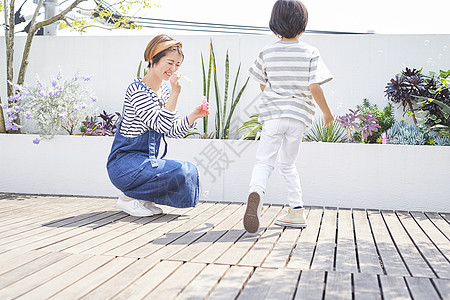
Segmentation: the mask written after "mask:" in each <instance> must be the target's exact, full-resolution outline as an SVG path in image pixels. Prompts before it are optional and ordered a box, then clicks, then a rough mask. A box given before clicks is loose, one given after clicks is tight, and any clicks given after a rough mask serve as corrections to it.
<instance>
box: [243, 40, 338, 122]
mask: <svg viewBox="0 0 450 300" xmlns="http://www.w3.org/2000/svg"><path fill="white" fill-rule="evenodd" d="M249 73H250V76H252V77H253V78H254V79H255V80H256V81H257V82H259V83H261V84H264V85H266V88H265V89H264V92H263V93H262V96H261V104H260V106H259V120H260V122H264V121H266V120H271V119H275V118H294V119H297V120H300V121H301V122H303V123H304V124H305V125H306V127H309V126H311V124H312V120H313V117H314V113H315V103H314V99H313V97H312V95H311V92H310V91H309V85H310V84H312V83H318V84H323V83H325V82H328V81H330V80H331V79H333V76H332V75H331V73H330V71H329V70H328V68H327V67H326V65H325V63H324V62H323V60H322V58H321V57H320V54H319V51H318V50H317V49H316V48H314V47H312V46H310V45H308V44H306V43H303V42H299V41H294V42H291V41H278V42H276V43H274V44H271V45H268V46H266V47H264V48H263V49H262V50H261V52H260V53H259V55H258V57H257V58H256V60H255V62H254V63H253V64H252V66H251V67H250V69H249Z"/></svg>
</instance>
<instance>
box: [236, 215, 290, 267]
mask: <svg viewBox="0 0 450 300" xmlns="http://www.w3.org/2000/svg"><path fill="white" fill-rule="evenodd" d="M278 215H280V212H279V213H278ZM283 230H284V228H283V227H280V226H275V225H272V226H270V227H269V228H267V230H266V231H264V232H263V233H262V234H261V237H260V238H259V239H258V240H256V242H255V243H254V245H253V247H252V248H251V249H250V250H249V251H248V252H247V253H246V254H245V256H244V257H243V258H242V260H241V261H240V262H239V265H241V266H255V267H259V266H261V265H262V263H263V261H264V260H265V258H266V257H267V256H268V255H269V254H270V252H271V250H272V248H273V247H274V245H275V244H276V242H277V241H278V239H279V237H280V235H281V233H282V232H283ZM288 258H289V257H285V259H286V260H287V259H288Z"/></svg>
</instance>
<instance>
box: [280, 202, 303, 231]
mask: <svg viewBox="0 0 450 300" xmlns="http://www.w3.org/2000/svg"><path fill="white" fill-rule="evenodd" d="M275 224H276V225H279V226H288V227H295V228H302V227H306V225H307V224H306V218H305V209H304V208H291V207H289V208H288V209H287V213H286V214H284V215H282V216H280V217H278V218H276V219H275Z"/></svg>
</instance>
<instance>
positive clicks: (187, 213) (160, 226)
mask: <svg viewBox="0 0 450 300" xmlns="http://www.w3.org/2000/svg"><path fill="white" fill-rule="evenodd" d="M213 205H214V204H213V203H201V204H199V205H197V206H196V207H195V208H190V209H185V210H184V213H182V214H181V215H178V214H175V215H174V214H170V215H165V216H164V217H163V218H161V219H160V222H152V223H149V224H147V225H146V226H143V227H141V228H139V229H137V231H136V230H134V231H133V232H132V234H131V237H129V236H128V235H123V236H121V237H118V238H117V239H114V240H112V241H113V242H114V243H115V244H113V245H111V246H109V247H108V248H109V249H105V250H106V252H105V255H115V256H125V255H129V256H130V257H137V258H140V257H143V255H142V256H141V255H139V252H138V253H137V254H135V251H137V250H139V249H140V248H141V247H143V246H145V245H147V244H148V243H149V242H151V241H153V240H155V239H157V238H159V237H160V236H163V235H164V234H166V233H169V232H171V231H172V230H176V229H177V228H178V227H180V226H182V225H183V224H184V223H186V222H189V221H190V220H192V219H195V218H196V217H197V216H198V215H200V214H202V213H203V212H204V211H206V210H208V209H210V208H211V207H212V206H213ZM191 223H192V222H191Z"/></svg>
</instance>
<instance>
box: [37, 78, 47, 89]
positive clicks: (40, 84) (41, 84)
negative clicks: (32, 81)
mask: <svg viewBox="0 0 450 300" xmlns="http://www.w3.org/2000/svg"><path fill="white" fill-rule="evenodd" d="M37 85H38V86H39V88H40V89H43V88H44V87H45V84H44V83H43V82H42V81H39V80H38V82H37Z"/></svg>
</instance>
